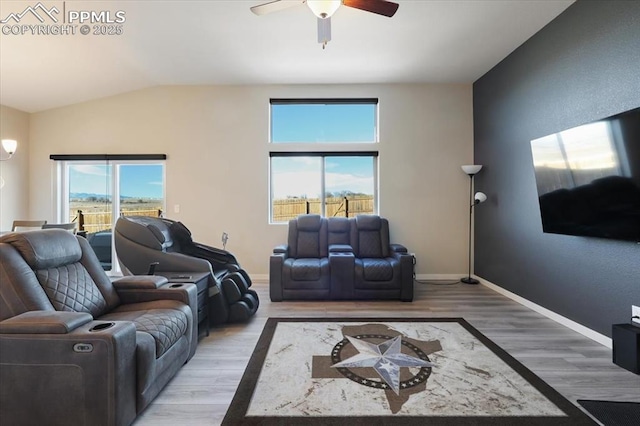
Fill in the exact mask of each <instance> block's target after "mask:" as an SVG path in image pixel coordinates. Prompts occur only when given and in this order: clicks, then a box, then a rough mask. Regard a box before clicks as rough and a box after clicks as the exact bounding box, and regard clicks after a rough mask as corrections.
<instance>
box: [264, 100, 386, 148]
mask: <svg viewBox="0 0 640 426" xmlns="http://www.w3.org/2000/svg"><path fill="white" fill-rule="evenodd" d="M376 139H377V138H376V104H272V105H271V141H272V142H273V143H283V142H308V143H314V142H376Z"/></svg>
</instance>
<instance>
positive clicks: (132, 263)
mask: <svg viewBox="0 0 640 426" xmlns="http://www.w3.org/2000/svg"><path fill="white" fill-rule="evenodd" d="M114 232H115V235H114V239H115V247H116V252H117V254H118V261H119V262H120V265H121V267H122V270H123V271H126V272H128V273H131V274H133V275H141V274H146V273H148V271H149V265H150V264H152V263H156V262H157V263H158V264H157V266H156V268H155V271H156V272H183V273H190V272H208V273H210V277H209V288H210V291H209V293H210V294H211V295H214V294H215V296H214V298H213V299H211V301H210V302H209V314H208V317H209V322H210V324H211V325H218V324H223V323H227V322H238V321H246V320H248V319H249V318H250V317H251V316H253V315H254V314H255V313H256V311H257V309H258V305H259V300H258V294H257V293H256V292H255V291H253V290H251V289H250V288H249V287H251V279H250V278H249V275H248V274H247V272H246V271H245V270H244V269H242V268H241V267H240V264H239V263H238V261H237V260H236V258H235V256H234V255H233V254H231V253H229V252H228V251H226V250H220V249H217V248H215V247H210V246H207V245H204V244H200V243H197V242H194V241H193V239H192V238H191V232H190V231H189V230H188V229H187V228H186V227H185V226H184V225H183V224H182V223H181V222H176V221H173V220H170V219H164V218H158V217H146V216H123V217H120V218H119V219H118V220H117V222H116V226H115V230H114ZM214 287H215V289H214ZM218 294H219V295H218Z"/></svg>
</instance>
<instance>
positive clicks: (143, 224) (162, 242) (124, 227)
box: [116, 216, 173, 250]
mask: <svg viewBox="0 0 640 426" xmlns="http://www.w3.org/2000/svg"><path fill="white" fill-rule="evenodd" d="M116 231H117V232H119V233H120V234H122V235H123V236H124V237H126V238H127V239H129V240H132V241H135V242H136V243H138V244H141V245H143V246H146V247H149V248H152V249H155V250H163V249H166V248H169V247H171V246H172V245H173V239H172V238H171V232H170V231H169V226H168V225H167V223H165V220H164V219H162V218H155V217H147V216H127V217H121V218H119V219H118V221H117V222H116Z"/></svg>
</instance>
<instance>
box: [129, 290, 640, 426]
mask: <svg viewBox="0 0 640 426" xmlns="http://www.w3.org/2000/svg"><path fill="white" fill-rule="evenodd" d="M252 288H254V289H255V290H256V291H257V292H258V294H259V296H260V308H259V309H258V312H257V314H256V316H255V317H254V318H253V319H251V320H250V321H249V322H248V323H246V324H233V325H227V326H221V327H216V328H214V329H212V330H211V334H210V335H209V336H208V337H204V338H203V339H201V340H200V343H199V345H198V350H197V352H196V354H195V356H194V357H193V358H192V359H191V361H189V363H188V364H186V365H185V366H184V367H183V368H182V370H181V371H180V372H179V373H178V374H177V375H176V377H175V378H174V379H173V380H172V381H171V382H170V383H169V384H168V385H167V387H166V388H165V389H164V390H163V391H162V393H161V394H160V395H159V396H158V397H157V398H156V399H155V401H154V402H153V403H152V404H151V405H150V406H149V407H148V408H147V409H146V410H145V412H144V413H143V414H142V415H141V416H140V417H139V418H138V419H137V420H136V422H135V423H134V425H135V426H163V425H170V426H175V425H181V426H196V425H198V426H200V425H203V426H204V425H207V426H208V425H219V424H220V423H221V422H222V419H223V417H224V415H225V413H226V411H227V408H228V406H229V404H230V403H231V399H232V398H233V395H234V393H235V390H236V387H237V386H238V383H239V382H240V378H241V377H242V373H243V372H244V368H245V366H246V364H247V362H248V361H249V357H250V356H251V353H252V352H253V348H254V346H255V344H256V342H257V340H258V337H259V336H260V333H261V332H262V328H263V326H264V324H265V322H266V320H267V318H269V317H462V318H464V319H466V320H467V321H468V322H469V323H471V324H472V325H473V326H474V327H476V328H477V329H478V330H480V331H481V332H482V333H483V334H484V335H485V336H487V337H488V338H489V339H491V340H493V341H494V342H495V343H497V344H498V345H499V346H501V347H502V348H503V349H505V350H506V351H507V352H508V353H509V354H511V355H512V356H513V357H514V358H516V359H517V360H518V361H520V362H521V363H523V364H524V365H525V366H526V367H528V368H529V369H530V370H532V371H533V372H534V373H536V374H537V375H538V376H539V377H541V378H542V379H543V380H545V381H546V382H547V383H548V384H550V385H551V386H553V387H554V388H555V389H556V390H558V391H559V392H560V393H561V394H562V395H564V396H565V397H566V398H568V399H569V400H571V401H573V402H574V403H575V401H576V400H577V399H598V400H608V401H633V402H640V376H638V375H635V374H633V373H631V372H628V371H626V370H624V369H622V368H620V367H618V366H616V365H615V364H613V363H612V361H611V350H610V349H608V348H606V347H604V346H602V345H600V344H598V343H596V342H594V341H593V340H591V339H588V338H586V337H584V336H582V335H581V334H578V333H576V332H574V331H572V330H570V329H568V328H566V327H564V326H562V325H560V324H558V323H556V322H554V321H552V320H550V319H548V318H546V317H544V316H542V315H540V314H538V313H536V312H534V311H532V310H530V309H528V308H526V307H524V306H522V305H520V304H518V303H516V302H514V301H512V300H510V299H508V298H506V297H505V296H502V295H500V294H498V293H496V292H494V291H493V290H491V289H489V288H487V287H485V286H482V285H477V286H473V285H466V284H460V283H458V284H454V285H447V284H445V285H443V284H422V283H418V284H416V287H415V298H414V301H413V303H402V302H395V301H385V302H331V301H322V302H280V303H272V302H271V301H270V300H269V288H268V284H267V283H266V282H257V283H254V285H253V287H252Z"/></svg>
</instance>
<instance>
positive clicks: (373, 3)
mask: <svg viewBox="0 0 640 426" xmlns="http://www.w3.org/2000/svg"><path fill="white" fill-rule="evenodd" d="M303 3H307V6H309V9H311V11H312V12H313V14H314V15H316V16H317V17H318V43H321V44H322V48H323V49H324V48H325V47H326V45H327V43H328V42H329V41H330V40H331V16H332V15H333V14H334V13H336V11H337V10H338V9H339V8H340V6H341V5H345V6H347V7H352V8H354V9H360V10H364V11H365V12H371V13H375V14H377V15H382V16H387V17H389V18H390V17H392V16H393V15H395V13H396V11H397V10H398V4H397V3H393V2H390V1H386V0H298V1H286V0H274V1H270V2H268V3H263V4H259V5H257V6H253V7H251V11H252V12H253V13H255V14H256V15H266V14H268V13H272V12H278V11H280V10H283V9H288V8H290V7H293V6H298V5H300V4H303Z"/></svg>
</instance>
